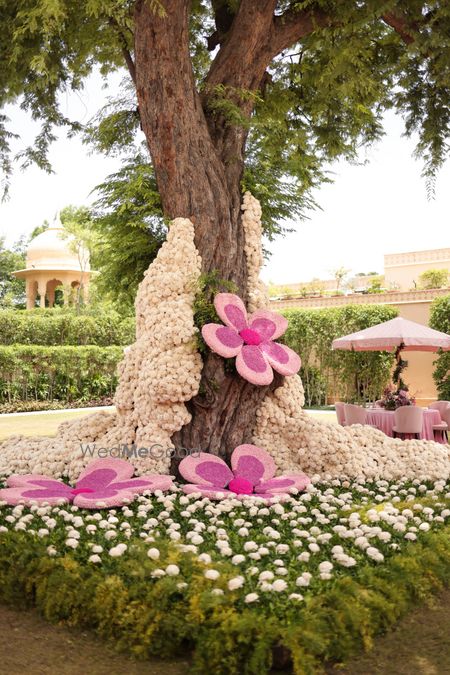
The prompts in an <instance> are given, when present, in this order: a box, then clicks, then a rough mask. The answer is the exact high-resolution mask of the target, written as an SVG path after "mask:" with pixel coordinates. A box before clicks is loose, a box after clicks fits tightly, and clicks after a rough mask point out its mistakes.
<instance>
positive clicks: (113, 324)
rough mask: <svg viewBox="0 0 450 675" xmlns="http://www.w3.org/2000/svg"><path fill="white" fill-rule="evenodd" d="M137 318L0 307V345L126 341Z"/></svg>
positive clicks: (130, 339) (130, 338)
mask: <svg viewBox="0 0 450 675" xmlns="http://www.w3.org/2000/svg"><path fill="white" fill-rule="evenodd" d="M134 335H135V323H134V318H126V319H123V318H122V317H121V316H120V315H119V314H118V313H117V312H114V311H112V310H109V311H98V310H88V311H83V312H81V313H77V312H75V311H74V310H65V309H59V308H55V309H32V310H6V309H5V310H0V345H13V344H24V345H48V346H50V345H53V346H56V345H97V346H98V347H107V346H109V345H127V344H130V343H131V342H134V339H135V337H134Z"/></svg>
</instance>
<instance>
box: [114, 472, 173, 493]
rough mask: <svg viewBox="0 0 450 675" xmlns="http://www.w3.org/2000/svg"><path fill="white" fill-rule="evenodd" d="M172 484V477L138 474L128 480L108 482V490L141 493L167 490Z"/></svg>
mask: <svg viewBox="0 0 450 675" xmlns="http://www.w3.org/2000/svg"><path fill="white" fill-rule="evenodd" d="M172 485H173V479H172V478H171V477H170V476H159V475H157V474H155V475H154V476H153V477H152V476H140V477H139V478H130V480H125V481H119V482H117V483H110V484H109V485H108V488H107V489H108V490H126V491H127V492H133V493H141V492H146V491H147V490H150V491H152V492H154V491H155V490H168V489H169V488H170V487H172Z"/></svg>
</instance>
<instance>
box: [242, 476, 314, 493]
mask: <svg viewBox="0 0 450 675" xmlns="http://www.w3.org/2000/svg"><path fill="white" fill-rule="evenodd" d="M310 482H311V480H310V479H309V477H308V476H307V475H306V474H304V473H297V474H287V475H285V476H277V477H276V478H272V479H271V480H268V481H266V482H263V483H261V484H260V485H258V487H256V488H255V491H256V492H265V493H272V494H278V493H283V492H286V493H289V491H290V489H291V488H297V490H304V489H305V488H306V486H307V485H309V484H310Z"/></svg>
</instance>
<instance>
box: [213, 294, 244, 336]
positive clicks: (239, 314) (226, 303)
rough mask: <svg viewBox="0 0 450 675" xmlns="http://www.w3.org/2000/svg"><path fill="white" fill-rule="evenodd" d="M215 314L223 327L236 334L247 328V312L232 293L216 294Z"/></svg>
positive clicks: (238, 298) (237, 297) (240, 301)
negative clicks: (230, 329)
mask: <svg viewBox="0 0 450 675" xmlns="http://www.w3.org/2000/svg"><path fill="white" fill-rule="evenodd" d="M214 306H215V308H216V311H217V314H218V315H219V317H220V318H221V319H222V321H223V322H224V324H225V325H227V326H229V327H230V328H234V329H235V330H237V331H238V332H239V331H241V330H243V329H244V328H247V327H248V326H247V310H246V309H245V305H244V303H243V302H242V300H241V299H240V297H239V296H237V295H234V293H218V294H217V295H216V297H215V298H214Z"/></svg>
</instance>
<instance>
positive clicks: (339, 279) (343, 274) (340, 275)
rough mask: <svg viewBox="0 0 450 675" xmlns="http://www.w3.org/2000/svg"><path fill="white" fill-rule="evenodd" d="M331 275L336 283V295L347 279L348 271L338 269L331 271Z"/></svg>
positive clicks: (342, 268)
mask: <svg viewBox="0 0 450 675" xmlns="http://www.w3.org/2000/svg"><path fill="white" fill-rule="evenodd" d="M332 273H333V277H334V279H335V281H336V293H338V294H339V290H340V288H341V285H342V284H343V283H344V281H345V279H347V277H348V275H349V273H350V270H348V269H346V268H345V267H338V268H337V269H335V270H333V272H332Z"/></svg>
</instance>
